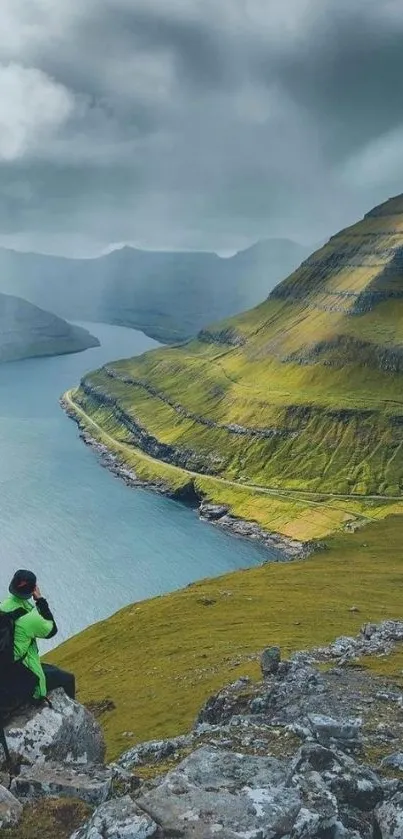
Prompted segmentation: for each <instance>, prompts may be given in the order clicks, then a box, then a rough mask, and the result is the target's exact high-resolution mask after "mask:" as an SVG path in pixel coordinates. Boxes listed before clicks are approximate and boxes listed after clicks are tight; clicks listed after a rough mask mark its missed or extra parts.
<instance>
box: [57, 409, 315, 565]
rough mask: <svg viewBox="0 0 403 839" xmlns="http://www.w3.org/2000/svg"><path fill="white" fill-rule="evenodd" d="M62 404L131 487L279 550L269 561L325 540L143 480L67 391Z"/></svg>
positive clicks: (297, 555)
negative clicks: (303, 537)
mask: <svg viewBox="0 0 403 839" xmlns="http://www.w3.org/2000/svg"><path fill="white" fill-rule="evenodd" d="M59 402H60V406H61V407H62V409H63V410H64V412H65V413H66V414H67V416H68V417H69V418H70V419H72V420H73V421H74V422H75V423H76V424H77V426H78V428H79V436H80V439H81V440H82V441H83V443H84V444H85V445H86V446H88V447H89V448H91V449H92V450H93V451H94V452H95V453H96V455H97V456H98V459H99V461H100V464H101V466H103V467H104V468H105V469H108V470H109V471H110V472H111V473H112V474H113V475H115V477H117V478H119V479H120V480H123V481H124V483H125V484H126V485H127V486H128V487H132V488H134V489H147V490H150V491H152V492H156V493H158V494H159V495H163V496H165V497H167V498H171V499H173V500H174V501H178V502H181V503H184V504H188V505H189V506H191V507H193V508H194V509H195V510H196V511H197V512H198V515H199V518H200V520H201V521H202V522H206V523H208V524H210V525H214V526H215V527H221V528H222V529H224V530H226V531H227V532H229V533H231V534H232V535H233V536H235V537H238V538H240V539H244V540H247V541H253V542H257V543H259V544H260V545H262V546H263V547H264V548H266V549H267V551H270V552H271V551H276V552H279V555H277V556H272V555H270V556H268V558H267V560H266V561H267V562H292V561H297V560H304V559H307V558H308V557H309V556H311V555H312V554H313V553H314V552H315V551H316V550H318V549H319V548H323V544H320V545H319V544H318V543H316V542H301V541H298V540H296V539H291V538H289V537H287V536H284V535H283V534H281V533H276V532H269V531H266V530H263V528H261V527H260V526H259V525H258V524H256V523H255V522H252V521H247V520H245V519H241V518H237V517H236V516H233V515H231V513H230V512H229V508H228V507H226V506H225V505H216V504H210V503H208V502H206V501H205V499H203V497H201V496H200V495H199V494H198V493H197V492H196V491H195V488H194V486H193V485H192V488H189V487H188V488H186V489H185V490H183V489H182V490H179V491H178V490H174V489H171V488H170V487H169V486H167V484H166V483H165V482H164V481H163V480H144V479H141V478H139V477H138V476H137V475H136V473H135V471H134V470H133V469H129V468H128V467H127V466H125V465H124V463H122V462H121V460H120V459H119V457H118V456H117V455H116V454H114V453H113V452H112V451H111V450H110V449H109V448H108V446H106V445H105V443H101V442H100V441H99V440H97V439H95V437H93V436H92V435H91V434H90V433H89V432H88V431H87V429H86V428H85V427H84V423H83V422H82V419H81V417H80V415H79V413H78V412H76V411H75V410H74V407H73V405H72V404H71V402H70V401H67V399H66V397H65V395H63V396H61V398H60V400H59Z"/></svg>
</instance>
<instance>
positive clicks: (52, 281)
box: [0, 239, 307, 343]
mask: <svg viewBox="0 0 403 839" xmlns="http://www.w3.org/2000/svg"><path fill="white" fill-rule="evenodd" d="M306 254H307V249H306V248H304V247H303V246H301V245H298V244H297V243H295V242H292V241H291V240H281V239H274V240H267V241H265V242H260V243H257V244H256V245H253V246H251V247H250V248H248V249H246V250H245V251H241V252H239V253H238V254H236V255H234V256H233V257H229V258H223V257H220V256H218V255H217V254H213V253H208V252H192V251H187V252H169V251H167V252H164V251H155V252H153V251H142V250H140V249H136V248H131V247H129V246H125V247H123V248H121V249H117V250H115V251H112V252H111V253H109V254H106V255H104V256H101V257H98V258H94V259H68V258H67V257H50V256H42V255H39V254H32V253H18V252H17V251H7V250H5V249H0V290H2V291H7V292H11V293H15V292H18V293H20V294H21V295H22V296H23V297H25V298H27V299H28V300H31V301H32V302H33V303H35V304H37V305H41V306H44V307H48V308H51V309H52V310H54V311H56V312H57V314H59V315H60V316H62V317H67V318H70V319H75V320H104V321H106V322H112V323H117V324H121V325H124V326H132V327H135V328H139V329H143V330H144V331H145V332H147V333H148V334H150V335H151V334H152V337H155V338H157V339H159V340H163V341H166V342H168V343H169V342H173V341H179V340H185V339H189V338H190V337H193V336H194V335H195V334H196V333H197V332H198V330H199V329H200V328H202V327H203V326H205V325H206V323H208V322H210V321H211V320H215V319H219V318H222V317H227V316H229V315H232V314H235V313H236V312H240V311H242V310H244V309H245V308H248V307H249V306H251V305H254V304H256V303H258V302H260V300H261V299H263V298H264V297H266V296H267V294H268V293H269V291H270V289H271V288H273V286H274V285H275V283H276V282H278V281H279V280H280V279H282V277H284V276H286V274H287V273H289V271H290V270H291V269H292V268H294V267H296V266H297V265H298V264H299V263H300V261H301V259H302V258H303V257H304V256H305V255H306Z"/></svg>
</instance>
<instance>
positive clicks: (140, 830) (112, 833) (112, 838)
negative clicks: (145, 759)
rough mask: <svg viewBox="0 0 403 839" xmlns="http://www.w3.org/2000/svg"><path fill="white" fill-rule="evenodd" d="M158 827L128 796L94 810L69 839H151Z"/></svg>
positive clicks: (157, 832)
mask: <svg viewBox="0 0 403 839" xmlns="http://www.w3.org/2000/svg"><path fill="white" fill-rule="evenodd" d="M158 834H159V829H158V826H157V825H156V824H155V822H154V821H153V820H152V819H151V818H150V816H148V815H147V814H146V813H144V812H142V811H141V810H140V809H139V808H138V807H137V805H136V804H135V803H134V802H133V801H132V799H131V798H130V797H129V796H125V798H120V799H114V800H112V801H108V803H107V804H102V806H101V807H98V809H97V810H95V813H94V814H93V816H92V817H91V818H90V819H89V821H88V822H87V823H86V824H85V825H83V827H81V828H80V829H79V830H78V831H77V832H76V833H74V834H73V836H72V837H71V839H152V837H154V836H157V835H158Z"/></svg>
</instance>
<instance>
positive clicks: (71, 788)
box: [11, 763, 113, 806]
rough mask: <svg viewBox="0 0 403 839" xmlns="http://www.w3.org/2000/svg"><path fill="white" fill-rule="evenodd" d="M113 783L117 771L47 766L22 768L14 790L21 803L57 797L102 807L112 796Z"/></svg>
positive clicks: (13, 786) (15, 779) (48, 764)
mask: <svg viewBox="0 0 403 839" xmlns="http://www.w3.org/2000/svg"><path fill="white" fill-rule="evenodd" d="M112 781H113V771H112V770H111V769H106V768H104V767H88V766H86V767H85V772H84V771H83V770H82V769H77V768H75V767H72V766H70V767H68V766H59V765H57V764H51V763H46V764H37V765H36V766H23V767H21V772H20V774H19V775H18V776H17V777H16V778H14V780H13V782H12V785H11V791H12V792H13V793H14V795H15V796H16V797H17V798H18V799H20V800H21V801H33V800H35V799H38V798H48V797H50V796H53V797H56V798H78V799H80V801H85V802H87V804H94V805H95V806H98V805H99V804H103V803H104V801H106V800H107V798H108V797H109V796H110V794H111V792H112Z"/></svg>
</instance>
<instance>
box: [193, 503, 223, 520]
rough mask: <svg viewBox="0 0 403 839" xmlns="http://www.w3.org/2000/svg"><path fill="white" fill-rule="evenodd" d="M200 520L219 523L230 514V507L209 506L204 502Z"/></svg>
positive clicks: (200, 509) (200, 510)
mask: <svg viewBox="0 0 403 839" xmlns="http://www.w3.org/2000/svg"><path fill="white" fill-rule="evenodd" d="M199 513H200V518H202V519H207V521H218V519H221V518H222V517H223V516H226V515H227V513H228V507H224V506H223V505H219V504H207V503H206V502H202V503H201V504H200V507H199Z"/></svg>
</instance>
